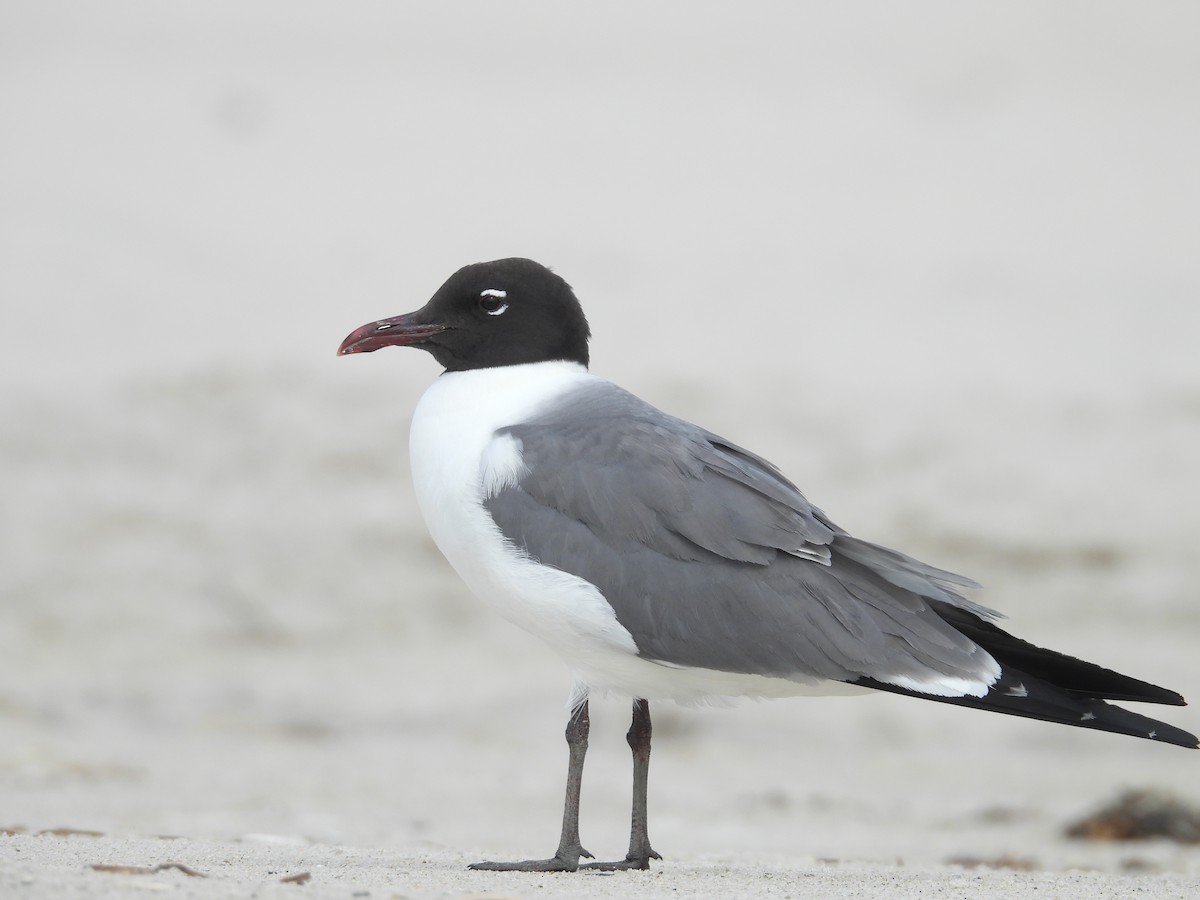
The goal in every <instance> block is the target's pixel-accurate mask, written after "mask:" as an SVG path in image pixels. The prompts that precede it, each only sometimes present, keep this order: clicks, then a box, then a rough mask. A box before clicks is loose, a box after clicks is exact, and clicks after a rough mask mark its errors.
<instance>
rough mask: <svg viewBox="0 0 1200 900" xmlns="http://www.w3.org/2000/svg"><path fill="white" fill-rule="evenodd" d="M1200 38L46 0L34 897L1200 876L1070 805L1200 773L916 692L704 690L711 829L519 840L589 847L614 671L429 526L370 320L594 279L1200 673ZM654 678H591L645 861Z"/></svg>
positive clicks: (970, 566)
mask: <svg viewBox="0 0 1200 900" xmlns="http://www.w3.org/2000/svg"><path fill="white" fill-rule="evenodd" d="M1198 27H1200V14H1198V13H1197V11H1196V9H1195V8H1193V7H1191V6H1187V5H1183V4H1179V5H1175V4H1156V5H1154V6H1152V7H1139V8H1137V9H1134V8H1132V7H1127V6H1123V5H1117V4H1108V3H1088V4H1083V3H1053V4H1040V3H1039V4H1035V3H1028V4H1026V3H1014V4H1005V5H1003V6H1002V7H1000V6H982V5H972V4H966V5H964V4H948V3H946V4H941V3H935V4H927V5H922V6H921V7H898V6H895V5H891V4H883V3H871V4H865V5H855V6H854V7H853V8H851V7H842V6H833V5H825V6H815V5H803V6H796V5H794V4H782V3H780V4H754V5H752V6H749V7H747V8H746V9H744V10H740V11H738V12H737V13H735V12H734V11H733V8H732V7H727V6H725V5H721V4H709V3H701V4H687V5H675V4H661V5H657V4H656V5H654V6H651V7H646V6H643V5H635V4H622V3H618V4H609V5H606V7H605V8H604V10H603V11H599V10H590V11H587V12H585V11H582V10H577V9H568V8H566V7H562V6H559V5H554V4H548V3H517V4H503V5H473V4H458V3H449V4H427V5H419V6H418V5H399V4H386V3H357V2H356V3H350V4H343V5H339V6H337V7H336V9H335V8H334V7H333V6H327V7H326V6H315V5H312V6H310V5H298V4H292V3H285V2H262V3H255V4H253V5H250V4H239V3H233V2H211V3H205V4H193V5H187V6H182V5H180V6H170V7H168V6H163V5H161V4H158V3H153V2H149V0H146V2H141V3H135V2H117V3H110V4H104V5H96V4H89V3H84V2H46V3H38V4H8V5H6V6H4V7H3V8H2V9H0V35H3V37H2V38H0V40H2V41H3V43H4V53H3V59H4V63H3V65H2V66H0V111H2V115H0V118H2V119H3V121H4V136H3V138H2V139H0V298H2V305H0V422H2V423H3V425H2V426H0V497H2V498H3V502H2V506H0V673H2V675H3V677H2V678H0V896H2V897H5V898H8V897H12V898H42V897H73V896H87V897H112V898H121V900H125V898H133V897H143V896H145V895H146V894H147V892H155V891H157V892H164V893H175V894H176V895H178V896H190V897H197V898H207V897H258V898H273V897H287V896H292V895H294V894H299V893H303V894H304V895H305V896H319V897H364V896H370V897H377V898H378V897H538V896H541V897H558V896H562V897H592V896H595V897H606V896H638V897H668V896H670V897H681V896H682V897H688V896H695V897H709V896H711V897H759V896H763V897H792V898H808V897H812V898H837V897H881V896H886V897H891V896H895V897H908V896H914V897H915V896H921V897H946V898H951V897H997V898H998V897H1014V896H1030V897H1043V898H1044V897H1056V898H1074V897H1079V898H1085V897H1086V898H1097V897H1114V898H1116V897H1127V896H1135V895H1145V896H1153V897H1155V898H1168V897H1179V898H1189V897H1195V896H1198V895H1200V847H1198V846H1197V845H1194V844H1193V845H1189V844H1181V843H1175V842H1171V841H1167V840H1151V841H1140V842H1090V841H1082V840H1077V839H1071V838H1067V837H1065V836H1064V829H1065V827H1066V826H1067V825H1068V824H1069V823H1070V822H1072V821H1074V820H1076V819H1077V818H1079V817H1080V816H1082V815H1085V814H1087V813H1088V812H1090V811H1092V810H1094V809H1095V808H1097V807H1098V806H1100V805H1102V804H1104V803H1106V802H1108V801H1110V800H1112V799H1113V798H1114V797H1116V796H1117V795H1118V794H1119V793H1120V792H1121V791H1123V790H1126V789H1155V790H1161V791H1165V792H1168V793H1169V794H1171V795H1173V796H1175V797H1178V798H1179V799H1180V800H1181V801H1183V802H1187V803H1192V804H1198V803H1200V779H1198V778H1197V772H1198V771H1200V770H1198V766H1200V754H1197V753H1195V752H1194V751H1185V750H1181V749H1179V748H1175V747H1169V746H1161V745H1156V744H1153V743H1151V742H1147V741H1136V740H1132V739H1129V738H1123V737H1117V736H1113V735H1107V734H1097V733H1091V732H1086V731H1083V730H1080V729H1068V728H1061V727H1054V726H1050V725H1045V724H1041V723H1035V722H1027V721H1023V720H1018V719H1013V718H1007V717H1001V716H992V715H986V714H983V713H975V712H972V711H967V710H959V709H954V708H950V707H945V706H939V705H937V704H932V703H922V702H918V701H914V700H907V699H904V698H900V697H891V696H869V697H842V698H819V699H795V700H787V701H775V702H770V703H747V704H743V705H739V706H735V707H733V708H728V709H725V708H680V707H674V706H671V705H667V704H661V705H658V706H657V707H656V708H655V710H654V715H655V729H656V730H655V746H654V756H653V762H652V775H651V779H650V816H651V819H650V827H651V837H652V839H653V842H654V845H655V847H656V849H657V850H658V851H659V852H660V853H662V855H663V857H664V860H663V861H662V862H661V863H660V864H657V865H656V866H655V867H654V869H653V870H652V871H650V872H634V873H619V874H615V875H576V876H535V875H520V874H496V873H478V872H468V871H467V870H466V866H467V864H469V863H470V862H473V861H475V860H478V859H482V858H485V857H487V858H504V857H510V856H531V855H546V854H549V853H550V852H552V849H553V845H554V842H555V841H556V839H557V829H558V823H559V816H560V810H561V800H562V797H561V791H562V779H563V775H564V773H565V767H566V759H565V751H564V747H563V744H562V738H561V732H562V726H563V722H564V715H565V709H564V704H565V701H566V696H567V691H568V688H569V677H568V673H567V670H566V668H565V667H564V665H563V664H562V662H561V661H560V660H559V659H558V658H557V657H556V656H555V655H554V654H553V653H552V652H551V651H549V650H548V649H546V648H544V647H543V646H542V645H540V644H539V643H537V642H536V641H534V640H533V639H532V638H530V637H528V636H526V635H524V634H523V633H521V632H519V631H517V630H516V629H514V628H513V627H512V626H510V625H508V624H507V623H505V622H503V621H499V620H497V619H495V618H494V617H492V616H491V614H489V613H487V612H486V611H484V610H483V609H482V608H481V607H480V606H479V605H478V604H477V603H476V602H475V601H474V600H473V598H471V597H470V596H469V595H468V593H467V591H466V589H465V588H464V587H463V586H462V584H461V583H460V582H459V581H458V579H457V578H456V577H455V575H454V573H453V572H452V571H451V570H450V569H449V567H448V566H447V565H446V563H445V562H444V561H443V560H442V558H441V557H440V555H439V554H438V552H437V550H436V548H435V547H434V546H433V544H432V542H431V541H430V539H429V538H428V536H427V534H426V532H425V529H424V526H423V524H422V522H421V521H420V519H419V515H418V513H417V509H416V505H415V502H414V499H413V492H412V487H411V484H410V483H409V476H408V465H407V455H406V454H407V427H408V419H409V416H410V415H411V412H412V409H413V406H414V405H415V403H416V400H417V398H418V397H419V396H420V394H421V392H422V391H423V390H424V388H425V387H426V386H427V385H428V384H429V383H430V382H431V381H432V380H433V378H434V377H436V374H437V368H436V366H435V365H434V363H433V362H432V361H431V360H430V359H429V358H428V357H427V356H425V355H424V354H419V353H401V352H398V351H388V352H381V353H378V354H373V355H370V356H365V357H361V358H348V359H336V358H335V357H334V350H335V349H336V347H337V345H338V342H339V341H340V340H341V339H342V337H343V336H344V335H345V334H346V333H348V332H349V331H350V330H351V329H353V328H355V327H357V326H358V325H361V324H362V323H364V322H367V321H370V320H373V319H377V318H380V317H382V316H386V315H392V314H396V313H400V312H404V311H408V310H410V309H415V308H416V307H418V306H420V305H421V304H423V303H424V301H425V300H426V299H427V297H428V296H429V294H430V293H432V291H433V290H434V289H436V288H437V286H438V285H439V284H440V283H441V282H442V280H444V279H445V277H446V276H447V275H449V274H450V273H451V272H452V271H453V270H454V269H456V268H457V267H458V266H460V265H462V264H464V263H468V262H473V261H477V260H480V259H488V258H495V257H500V256H506V255H524V256H530V257H533V258H535V259H538V260H539V261H542V262H544V263H547V264H551V265H553V266H555V268H556V269H557V270H558V271H559V272H560V273H561V274H563V275H564V276H565V277H566V278H567V279H568V280H569V281H570V282H571V283H572V284H573V285H574V287H575V289H576V292H577V293H578V295H579V296H580V299H581V300H582V302H583V304H584V307H585V309H586V310H587V312H588V314H589V317H590V320H591V324H592V331H593V334H594V341H593V369H594V370H595V371H597V372H599V373H600V374H603V375H605V376H607V377H610V378H612V379H613V380H614V381H617V382H618V383H620V384H622V385H624V386H625V387H628V388H630V389H631V390H633V391H634V392H636V393H638V394H640V395H641V396H643V397H645V398H646V399H648V400H650V401H651V402H653V403H655V404H656V405H658V406H660V407H662V408H664V409H666V410H668V411H670V412H672V413H674V414H676V415H680V416H683V417H685V418H688V419H690V420H692V421H695V422H698V423H700V424H702V425H704V426H705V427H707V428H710V429H712V430H714V431H716V432H718V433H720V434H723V435H726V436H728V437H729V438H730V439H732V440H735V441H736V442H738V443H739V444H742V445H744V446H747V447H750V448H752V449H754V450H755V451H757V452H759V453H762V454H763V455H765V456H766V457H767V458H768V459H771V460H772V461H774V462H775V463H777V464H778V465H779V466H780V467H781V468H782V469H783V470H784V471H785V472H786V473H787V474H788V475H789V476H790V477H792V478H793V479H794V480H795V481H796V482H797V483H798V484H799V485H800V486H801V487H802V488H803V489H804V490H805V492H806V493H807V495H808V496H809V497H810V498H811V499H812V500H813V501H814V502H815V503H817V504H818V505H819V506H821V507H822V508H824V509H825V510H827V511H828V512H829V513H830V514H831V515H832V516H833V517H834V519H835V520H836V521H838V522H839V524H842V525H843V526H845V527H847V528H848V529H849V530H851V531H852V532H854V533H856V534H858V535H860V536H862V537H865V538H869V539H871V540H875V541H878V542H880V543H884V544H887V545H890V546H895V547H898V548H900V549H903V550H905V551H906V552H909V553H911V554H913V555H915V556H917V557H920V558H922V559H925V560H928V561H929V562H931V563H934V564H936V565H939V566H943V567H945V568H948V569H951V570H953V571H958V572H963V573H964V574H968V575H971V576H972V577H974V578H977V579H978V580H979V581H980V582H982V583H983V584H984V585H985V590H983V591H981V592H978V593H977V594H976V595H975V598H976V599H978V600H979V601H980V602H982V603H985V604H987V605H989V606H992V607H995V608H997V609H1000V610H1002V611H1003V612H1005V613H1006V614H1007V615H1008V619H1007V623H1006V627H1011V629H1012V630H1013V631H1014V632H1015V633H1017V634H1019V635H1021V636H1022V637H1025V638H1027V639H1029V640H1032V641H1034V642H1036V643H1039V644H1042V645H1046V646H1051V647H1054V648H1056V649H1060V650H1062V651H1064V652H1067V653H1071V654H1073V655H1078V656H1081V657H1083V658H1086V659H1089V660H1093V661H1095V662H1098V663H1101V664H1103V665H1106V666H1110V667H1112V668H1115V669H1117V670H1119V671H1122V672H1126V673H1128V674H1130V675H1134V676H1136V677H1139V678H1143V679H1146V680H1149V681H1152V682H1155V683H1158V684H1162V685H1165V686H1168V687H1170V688H1172V689H1175V690H1178V691H1180V692H1181V693H1183V694H1184V695H1185V696H1187V697H1188V698H1189V699H1192V700H1193V701H1198V702H1200V663H1198V662H1197V654H1196V647H1197V644H1198V640H1200V604H1197V602H1196V585H1197V584H1198V583H1200V554H1197V552H1196V547H1197V545H1198V541H1200V479H1198V478H1197V476H1196V460H1197V459H1200V365H1198V364H1197V357H1196V346H1197V337H1196V336H1197V335H1198V334H1200V303H1197V302H1196V298H1197V296H1198V295H1200V266H1198V265H1197V254H1196V252H1195V251H1196V235H1197V234H1200V221H1198V219H1200V214H1198V212H1197V211H1198V210H1200V181H1198V180H1197V179H1196V177H1195V160H1196V159H1197V158H1200V121H1198V120H1197V118H1196V116H1195V110H1196V109H1197V107H1198V104H1200V59H1198V58H1197V57H1196V55H1195V53H1194V40H1193V37H1194V35H1195V34H1196V31H1197V28H1198ZM1140 711H1143V712H1150V713H1155V714H1159V713H1160V714H1161V717H1162V718H1164V719H1166V720H1169V721H1170V722H1172V723H1174V724H1176V725H1179V726H1181V727H1184V728H1187V729H1190V730H1192V731H1197V730H1200V714H1197V712H1196V711H1195V707H1187V708H1182V709H1174V708H1171V709H1162V710H1151V709H1149V708H1144V707H1143V708H1142V709H1141V710H1140ZM627 715H628V713H627V701H626V700H624V699H622V698H606V699H600V700H597V701H594V702H593V711H592V717H593V724H592V736H591V751H590V755H589V758H588V765H587V770H586V772H585V776H584V796H583V816H582V836H583V843H584V845H585V846H587V847H588V848H589V849H591V850H592V851H593V852H595V853H596V854H597V856H600V857H613V856H619V855H621V854H623V853H624V848H625V845H626V841H627V835H628V830H627V828H628V821H627V816H628V791H629V771H628V768H629V763H628V758H627V757H628V750H627V747H626V745H625V741H624V733H625V729H626V727H627V724H628V723H627ZM163 866H165V868H161V869H159V868H158V867H163ZM97 867H100V868H97ZM178 867H184V868H178ZM185 869H186V870H187V871H185ZM139 870H148V871H139ZM189 872H190V873H192V874H189ZM305 874H307V876H308V878H307V879H303V878H301V881H302V882H303V883H298V882H297V881H292V882H287V881H284V880H283V879H285V878H289V877H295V876H303V875H305ZM201 876H203V877H201Z"/></svg>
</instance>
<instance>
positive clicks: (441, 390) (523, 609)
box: [409, 362, 853, 702]
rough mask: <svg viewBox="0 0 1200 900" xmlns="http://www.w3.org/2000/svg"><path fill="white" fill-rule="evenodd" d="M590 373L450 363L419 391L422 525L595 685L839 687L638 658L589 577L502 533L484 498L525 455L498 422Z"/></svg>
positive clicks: (669, 694)
mask: <svg viewBox="0 0 1200 900" xmlns="http://www.w3.org/2000/svg"><path fill="white" fill-rule="evenodd" d="M597 380H600V379H598V378H597V377H596V376H594V375H591V374H589V373H588V372H587V370H585V369H584V368H583V367H582V366H579V365H577V364H575V363H567V362H543V363H531V364H528V365H523V366H505V367H502V368H496V369H481V370H473V371H468V372H448V373H446V374H444V375H442V376H441V377H439V378H438V380H437V381H436V382H434V383H433V385H431V386H430V388H429V390H427V391H426V392H425V394H424V395H423V396H422V397H421V400H420V402H419V403H418V404H417V408H416V411H415V412H414V414H413V421H412V432H411V435H410V439H409V443H410V458H411V465H412V475H413V483H414V486H415V488H416V495H417V502H418V504H419V505H420V508H421V514H422V515H423V516H424V518H425V523H426V525H427V526H428V528H429V532H430V534H431V535H432V536H433V539H434V542H435V543H437V545H438V548H439V549H440V550H441V551H442V553H443V554H444V555H445V556H446V559H447V560H449V562H450V564H451V565H452V566H453V567H454V569H455V571H457V572H458V574H459V576H460V577H461V578H462V579H463V581H465V582H466V584H467V586H468V587H469V588H470V589H471V591H472V592H473V593H475V595H476V596H478V597H479V598H480V599H481V600H482V601H483V602H485V603H486V604H488V605H489V606H490V607H492V608H493V609H494V610H495V611H496V612H498V613H499V614H500V615H501V616H503V617H504V618H506V619H508V620H509V621H511V622H513V623H515V624H516V625H518V626H520V627H521V628H523V629H525V630H526V631H528V632H530V633H532V634H534V635H537V636H538V637H540V638H542V639H543V640H544V641H546V642H547V643H548V644H549V645H550V646H551V647H552V648H553V649H554V650H556V651H557V652H558V653H559V654H560V655H561V656H562V657H563V659H564V660H565V661H566V662H567V664H568V666H570V667H571V669H572V670H573V671H574V673H575V677H576V679H577V680H578V681H579V682H581V683H582V684H583V685H586V686H587V687H588V688H591V689H596V690H603V691H613V692H616V693H620V694H626V695H629V696H633V697H641V698H645V699H666V698H669V699H674V700H679V701H682V702H696V701H700V700H705V699H710V698H716V697H723V696H724V697H730V696H759V697H780V696H793V695H796V694H804V693H832V692H839V693H841V692H845V690H846V689H847V686H846V685H841V684H838V683H833V684H830V683H824V684H822V685H820V686H818V685H805V684H800V683H797V682H794V681H790V680H785V679H779V678H764V677H761V676H756V675H739V674H735V673H728V672H716V671H711V670H706V669H690V668H683V667H678V666H670V665H663V664H660V663H655V662H650V661H648V660H645V659H642V658H641V657H639V656H638V655H637V646H636V645H635V644H634V641H633V637H632V636H631V635H630V633H629V632H628V631H627V630H626V629H625V628H624V627H623V626H622V625H621V623H620V622H618V621H617V617H616V615H615V614H614V613H613V610H612V607H611V606H610V605H609V604H608V602H607V601H606V600H605V599H604V597H603V596H602V595H601V593H600V592H599V590H597V588H596V587H595V586H594V585H592V584H591V583H590V582H587V581H584V580H583V579H582V578H578V577H576V576H574V575H571V574H568V573H566V572H563V571H560V570H558V569H554V568H551V567H549V566H543V565H541V564H540V563H537V562H535V561H533V560H531V559H529V558H528V557H527V556H525V555H524V554H523V553H521V552H519V551H518V550H516V549H515V548H514V547H513V546H512V544H510V543H509V542H507V541H506V540H505V539H504V537H503V535H502V534H501V533H500V530H499V529H498V528H497V527H496V525H495V523H494V522H493V521H492V519H491V516H490V515H489V514H488V512H487V510H486V509H485V508H484V506H483V501H484V499H485V497H486V496H487V495H488V493H489V492H492V493H494V492H495V490H497V489H498V488H499V487H500V486H502V485H504V484H511V483H512V482H513V481H515V480H516V479H517V477H519V475H520V474H521V470H522V466H523V464H522V461H521V458H520V446H519V443H518V442H517V441H516V440H514V439H513V438H511V437H507V436H502V437H500V438H497V437H496V431H497V429H499V428H503V427H504V426H506V425H512V424H516V423H519V422H521V421H524V420H526V419H528V418H529V417H530V416H531V415H532V414H534V413H536V412H537V411H538V410H539V409H542V408H544V407H545V406H546V405H547V404H549V403H552V402H553V401H554V399H555V398H556V397H558V396H559V395H560V394H561V393H563V392H564V391H567V390H570V389H571V388H573V387H576V386H580V385H582V384H586V383H588V382H591V381H597ZM831 688H832V689H833V690H831ZM851 690H853V689H851Z"/></svg>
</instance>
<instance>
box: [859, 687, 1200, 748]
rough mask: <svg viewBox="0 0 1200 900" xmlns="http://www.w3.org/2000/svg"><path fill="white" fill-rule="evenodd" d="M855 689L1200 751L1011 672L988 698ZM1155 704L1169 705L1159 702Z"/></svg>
mask: <svg viewBox="0 0 1200 900" xmlns="http://www.w3.org/2000/svg"><path fill="white" fill-rule="evenodd" d="M855 683H856V684H861V685H863V686H864V687H871V688H875V689H877V690H881V691H888V692H890V693H894V694H904V695H906V696H909V697H920V698H921V699H923V700H934V701H936V702H938V703H952V704H954V705H956V706H969V707H972V708H974V709H984V710H988V711H989V712H998V713H1003V714H1004V715H1008V716H1022V717H1024V718H1027V719H1039V720H1041V721H1043V722H1056V723H1058V724H1060V725H1071V726H1073V727H1075V728H1091V729H1095V730H1097V731H1108V732H1111V733H1113V734H1124V735H1128V736H1130V737H1136V738H1143V739H1144V740H1150V741H1158V742H1159V743H1164V744H1174V745H1175V746H1177V747H1184V748H1186V749H1189V750H1197V749H1200V738H1197V737H1196V735H1194V734H1192V733H1191V732H1189V731H1184V730H1183V729H1182V728H1176V727H1175V726H1174V725H1169V724H1167V723H1166V722H1160V721H1158V720H1157V719H1151V718H1149V717H1148V716H1143V715H1139V714H1138V713H1135V712H1130V711H1129V710H1127V709H1125V708H1123V707H1120V706H1113V705H1112V704H1110V703H1105V702H1104V700H1100V699H1097V698H1094V697H1081V696H1079V695H1078V694H1076V693H1073V692H1070V691H1068V690H1064V689H1063V688H1061V687H1058V686H1057V685H1053V684H1049V683H1047V682H1045V681H1042V680H1040V679H1038V678H1034V677H1032V676H1030V675H1028V674H1026V673H1024V672H1020V671H1016V670H1014V669H1008V668H1006V669H1005V670H1004V672H1003V673H1002V674H1001V676H1000V679H999V680H998V681H997V682H996V683H995V684H994V685H992V687H991V689H990V690H989V691H988V692H987V694H985V695H984V696H982V697H972V696H965V697H942V696H937V695H933V694H922V693H920V692H919V691H914V690H911V689H909V688H902V687H897V686H896V685H894V684H887V683H886V682H881V681H876V680H875V679H873V678H862V679H859V680H858V681H856V682H855ZM1176 696H1178V695H1176ZM1179 699H1180V700H1182V699H1183V698H1182V697H1180V698H1179ZM1153 702H1158V703H1161V702H1164V701H1161V700H1155V701H1153Z"/></svg>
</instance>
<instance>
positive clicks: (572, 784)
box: [471, 698, 650, 872]
mask: <svg viewBox="0 0 1200 900" xmlns="http://www.w3.org/2000/svg"><path fill="white" fill-rule="evenodd" d="M590 728H591V720H590V719H589V718H588V703H587V699H586V698H584V701H583V702H582V703H581V704H579V706H577V707H576V708H575V709H574V711H572V713H571V717H570V719H568V720H567V750H568V752H569V759H570V762H569V763H568V765H567V798H566V802H565V803H564V804H563V824H562V836H561V837H559V839H558V850H556V851H555V853H554V856H553V857H551V858H550V859H524V860H520V861H518V862H477V863H475V864H474V865H472V866H471V868H472V869H487V870H489V871H492V872H574V871H575V870H576V869H578V868H579V858H580V857H581V856H586V857H587V858H588V859H591V858H592V854H590V853H588V852H587V851H586V850H584V849H583V847H581V846H580V844H579V789H580V786H581V785H582V784H583V758H584V757H585V756H586V755H587V745H588V731H589V730H590ZM649 729H650V720H649V719H648V718H647V720H646V751H647V754H649V749H650V747H649ZM632 733H633V732H632V731H631V732H630V734H632ZM631 740H632V739H631ZM642 808H643V810H644V809H645V803H644V801H643V807H642ZM643 830H644V829H643Z"/></svg>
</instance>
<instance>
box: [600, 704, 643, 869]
mask: <svg viewBox="0 0 1200 900" xmlns="http://www.w3.org/2000/svg"><path fill="white" fill-rule="evenodd" d="M651 730H652V729H651V727H650V704H649V703H647V702H646V701H645V700H634V701H633V722H632V723H631V724H630V726H629V733H628V734H627V735H625V739H626V740H627V741H629V749H630V750H632V751H633V813H632V817H631V818H632V824H631V826H630V829H629V852H628V853H627V854H625V858H624V859H622V860H618V861H616V862H598V863H585V864H584V865H583V866H581V868H584V869H603V870H606V871H612V870H615V869H649V868H650V860H652V859H662V857H661V856H659V855H658V854H657V853H655V852H654V848H653V847H651V846H650V834H649V832H648V826H647V814H646V788H647V785H648V783H649V776H650V735H651Z"/></svg>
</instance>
